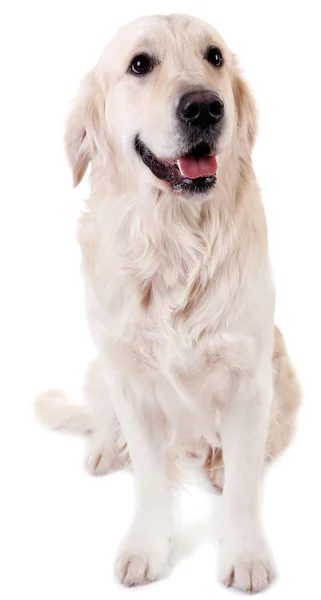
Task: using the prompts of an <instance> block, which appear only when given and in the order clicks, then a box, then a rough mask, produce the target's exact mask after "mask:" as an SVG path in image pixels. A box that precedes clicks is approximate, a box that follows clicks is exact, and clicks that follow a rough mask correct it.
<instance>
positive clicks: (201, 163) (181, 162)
mask: <svg viewBox="0 0 321 600" xmlns="http://www.w3.org/2000/svg"><path fill="white" fill-rule="evenodd" d="M177 164H178V168H179V170H180V172H181V174H182V175H183V176H184V177H187V178H188V179H197V178H198V177H208V176H209V175H215V173H216V170H217V160H216V157H215V156H202V157H201V158H199V159H198V160H196V158H194V157H193V156H188V157H185V158H179V159H178V161H177Z"/></svg>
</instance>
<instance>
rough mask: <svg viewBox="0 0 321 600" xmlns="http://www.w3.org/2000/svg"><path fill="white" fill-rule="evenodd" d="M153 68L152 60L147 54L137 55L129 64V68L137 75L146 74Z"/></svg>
mask: <svg viewBox="0 0 321 600" xmlns="http://www.w3.org/2000/svg"><path fill="white" fill-rule="evenodd" d="M152 68H153V63H152V60H151V59H150V58H149V56H147V54H139V55H138V56H135V58H134V59H133V60H132V62H131V63H130V66H129V70H130V71H131V72H132V73H134V74H135V75H146V73H149V71H151V70H152Z"/></svg>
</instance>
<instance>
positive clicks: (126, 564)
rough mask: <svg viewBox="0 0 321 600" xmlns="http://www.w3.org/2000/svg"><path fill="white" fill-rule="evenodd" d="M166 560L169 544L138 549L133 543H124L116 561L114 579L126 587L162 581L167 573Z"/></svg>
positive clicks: (167, 564) (149, 545)
mask: <svg viewBox="0 0 321 600" xmlns="http://www.w3.org/2000/svg"><path fill="white" fill-rule="evenodd" d="M168 558H169V543H164V544H163V545H162V546H160V547H157V546H156V544H155V546H154V545H153V544H152V543H150V544H148V545H146V546H142V545H141V546H140V547H139V546H136V545H135V544H134V543H128V544H127V543H126V544H125V545H124V546H123V547H122V549H121V551H120V552H119V554H118V557H117V559H116V564H115V572H116V577H117V579H118V581H120V583H122V584H123V585H125V586H127V587H133V586H137V585H145V584H147V583H152V582H153V581H157V580H158V579H164V577H166V576H167V574H168V572H169V562H168Z"/></svg>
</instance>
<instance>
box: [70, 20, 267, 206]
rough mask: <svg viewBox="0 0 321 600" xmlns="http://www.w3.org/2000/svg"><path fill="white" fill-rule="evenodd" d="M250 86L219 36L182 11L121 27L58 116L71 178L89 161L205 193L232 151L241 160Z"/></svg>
mask: <svg viewBox="0 0 321 600" xmlns="http://www.w3.org/2000/svg"><path fill="white" fill-rule="evenodd" d="M255 131H256V111H255V105H254V102H253V99H252V96H251V94H250V92H249V90H248V87H247V85H246V84H245V82H244V81H243V80H242V78H241V76H240V74H239V71H238V69H237V65H236V64H235V60H234V57H233V55H232V53H231V51H230V50H229V49H228V48H227V46H226V44H225V43H224V41H223V39H222V38H221V36H220V35H219V34H218V33H217V32H216V31H215V30H214V29H212V28H211V27H210V26H209V25H207V24H206V23H203V22H202V21H199V20H198V19H195V18H192V17H187V16H183V15H171V16H168V17H164V16H157V17H145V18H142V19H138V20H136V21H134V22H133V23H130V24H129V25H126V26H125V27H123V28H122V29H121V30H120V31H119V32H118V34H117V35H116V36H115V38H114V39H113V40H112V41H111V42H110V44H109V45H108V46H107V48H106V49H105V51H104V52H103V54H102V56H101V58H100V60H99V61H98V63H97V65H96V67H95V68H94V69H93V71H91V72H90V73H89V74H88V75H87V77H86V78H85V80H84V81H83V84H82V87H81V89H80V91H79V93H78V96H77V98H76V102H75V105H74V108H73V109H72V111H71V113H70V116H69V120H68V123H67V131H66V144H67V152H68V156H69V160H70V163H71V165H72V169H73V174H74V182H75V184H76V185H77V184H78V183H79V182H80V181H81V179H82V177H83V175H84V173H85V171H86V169H87V166H88V164H89V162H90V161H92V163H93V168H95V170H96V171H97V170H98V171H103V172H104V171H106V172H108V170H109V169H110V171H111V172H112V171H113V172H114V174H115V172H116V174H117V177H116V178H115V177H114V179H115V180H117V181H121V182H122V185H123V186H125V187H126V185H127V187H128V186H130V189H133V187H135V186H136V187H137V186H140V189H141V186H142V185H144V184H146V185H148V186H149V187H150V186H153V187H154V188H156V189H158V190H166V191H171V192H172V193H175V194H180V195H181V196H182V197H189V198H191V197H193V198H196V197H198V198H207V197H208V195H209V193H210V192H211V190H213V189H214V188H215V185H216V181H217V178H219V177H220V172H221V171H222V170H223V169H224V167H225V166H226V165H228V164H229V161H231V157H232V156H235V155H237V156H238V157H239V158H240V159H241V160H242V161H244V160H245V161H250V157H251V151H252V147H253V144H254V139H255Z"/></svg>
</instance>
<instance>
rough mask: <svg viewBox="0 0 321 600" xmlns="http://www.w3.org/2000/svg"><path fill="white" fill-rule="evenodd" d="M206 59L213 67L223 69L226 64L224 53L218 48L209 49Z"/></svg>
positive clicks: (211, 47)
mask: <svg viewBox="0 0 321 600" xmlns="http://www.w3.org/2000/svg"><path fill="white" fill-rule="evenodd" d="M205 58H206V60H208V62H209V63H211V65H213V67H221V66H222V65H223V62H224V61H223V56H222V52H221V51H220V50H219V49H218V48H216V46H210V48H208V50H207V52H206V55H205Z"/></svg>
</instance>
